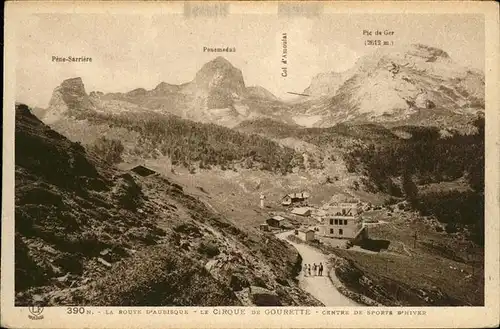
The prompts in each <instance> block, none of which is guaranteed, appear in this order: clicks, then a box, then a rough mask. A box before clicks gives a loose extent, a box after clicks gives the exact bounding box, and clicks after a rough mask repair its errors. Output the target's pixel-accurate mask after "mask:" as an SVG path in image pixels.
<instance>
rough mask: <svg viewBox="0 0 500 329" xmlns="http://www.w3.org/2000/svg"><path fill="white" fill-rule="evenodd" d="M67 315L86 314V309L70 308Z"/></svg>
mask: <svg viewBox="0 0 500 329" xmlns="http://www.w3.org/2000/svg"><path fill="white" fill-rule="evenodd" d="M66 310H67V314H85V308H84V307H68V308H67V309H66Z"/></svg>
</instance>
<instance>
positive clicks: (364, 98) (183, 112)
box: [37, 44, 484, 130]
mask: <svg viewBox="0 0 500 329" xmlns="http://www.w3.org/2000/svg"><path fill="white" fill-rule="evenodd" d="M304 94H307V95H310V97H307V98H306V100H304V101H299V102H293V103H286V102H282V101H280V100H279V99H278V98H277V97H275V96H274V95H273V94H271V93H270V92H269V91H267V90H266V89H264V88H262V87H259V86H253V87H247V86H246V85H245V81H244V77H243V74H242V72H241V70H239V69H238V68H236V67H234V66H233V65H232V64H231V63H230V62H229V61H227V60H226V59H224V58H223V57H217V58H215V59H213V60H212V61H210V62H208V63H206V64H205V65H204V66H203V67H202V68H201V69H200V70H199V71H198V72H197V73H196V75H195V77H194V79H193V80H192V81H190V82H187V83H184V84H182V85H173V84H168V83H166V82H161V83H160V84H158V85H157V86H156V87H155V88H154V89H152V90H146V89H144V88H138V89H134V90H132V91H130V92H126V93H108V94H103V93H102V92H91V93H90V95H87V93H86V92H85V88H84V87H83V82H82V81H81V79H79V78H73V79H68V80H65V81H63V83H62V84H61V85H60V86H59V87H57V88H56V89H55V90H54V94H53V97H52V99H51V101H50V104H49V107H48V109H46V110H45V111H37V113H40V115H42V116H43V117H42V119H43V121H44V122H47V123H52V122H55V121H57V120H58V119H60V118H61V116H64V115H70V116H71V115H73V114H74V113H73V112H74V110H79V111H82V110H87V109H93V110H96V111H103V112H105V113H117V112H124V111H133V112H138V111H140V112H148V111H154V112H160V113H170V114H175V115H178V116H180V117H182V118H185V119H189V120H193V121H199V122H205V123H216V124H219V125H223V126H227V127H231V128H232V127H235V126H236V125H238V124H239V123H241V122H243V121H245V120H255V119H262V118H271V119H274V120H279V121H282V122H285V123H296V124H299V125H302V126H306V127H330V126H333V125H335V124H337V123H339V122H347V121H350V122H362V123H366V122H372V123H373V122H375V123H380V124H383V125H385V126H397V125H433V126H439V127H446V128H450V127H451V128H458V129H461V130H463V129H467V127H468V124H467V122H468V121H469V120H470V117H471V116H472V115H475V114H476V112H478V111H484V74H483V73H482V72H480V71H478V70H473V69H468V68H466V67H463V66H461V65H459V64H457V63H455V62H454V61H453V60H452V59H451V58H450V56H449V55H448V54H447V53H446V52H445V51H443V50H441V49H438V48H433V47H429V46H425V45H421V44H415V45H409V46H401V47H391V48H380V49H378V50H376V51H375V52H374V53H372V54H369V55H366V56H364V57H362V58H360V59H359V60H358V61H357V62H356V64H355V65H354V66H353V67H352V68H351V69H349V70H347V71H345V72H340V73H339V72H326V73H322V74H319V75H318V76H316V77H315V78H314V79H313V80H312V82H311V85H310V86H309V87H308V88H306V89H305V90H304Z"/></svg>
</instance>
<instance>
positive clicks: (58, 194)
mask: <svg viewBox="0 0 500 329" xmlns="http://www.w3.org/2000/svg"><path fill="white" fill-rule="evenodd" d="M15 137H16V176H15V179H16V186H15V198H16V203H15V207H16V209H15V212H16V224H15V231H16V238H15V243H16V260H15V271H16V305H18V306H25V305H32V304H33V303H36V304H41V305H75V304H77V305H114V306H118V305H134V306H144V305H155V306H158V305H177V306H182V305H186V306H189V305H199V306H204V305H205V306H208V305H318V302H317V301H316V300H314V299H313V298H312V297H311V296H309V295H307V294H305V293H303V292H301V291H300V290H299V289H298V288H297V286H296V283H295V281H294V280H293V278H294V277H295V275H296V272H297V270H298V269H297V264H300V258H299V257H298V254H297V253H296V251H294V250H293V249H291V248H290V247H289V246H288V245H287V244H286V243H283V242H281V241H279V240H277V239H275V238H274V237H273V236H267V235H263V234H261V233H260V232H258V231H255V230H251V229H248V228H245V229H242V228H239V227H237V226H235V224H233V223H234V222H236V221H235V220H234V219H232V220H229V219H227V218H225V217H222V216H221V215H219V214H217V213H215V212H214V211H213V210H211V209H209V208H207V206H206V205H205V204H204V203H203V202H202V201H200V200H198V198H196V197H193V196H191V195H189V194H187V193H186V192H184V189H183V187H182V186H180V185H178V184H176V183H173V182H171V181H170V180H168V179H167V178H165V177H163V176H161V175H152V176H148V177H142V176H140V175H137V174H135V173H134V172H131V171H130V172H124V171H120V170H117V169H115V168H113V167H111V166H110V165H109V164H107V163H105V162H104V161H103V160H101V159H100V158H99V157H97V156H96V155H95V154H92V153H89V152H88V151H85V149H84V148H83V147H82V146H81V145H79V144H78V143H73V142H71V141H69V140H68V139H66V138H65V137H64V136H62V135H60V134H59V133H57V132H55V131H53V130H52V129H50V128H48V127H47V126H46V125H44V124H43V123H42V122H41V121H40V120H38V119H37V118H36V117H35V116H33V115H32V114H31V112H30V110H29V108H28V107H26V106H24V105H17V106H16V136H15ZM257 286H258V287H260V288H259V289H250V288H251V287H257Z"/></svg>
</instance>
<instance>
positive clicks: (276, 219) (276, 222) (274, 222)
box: [266, 215, 285, 227]
mask: <svg viewBox="0 0 500 329" xmlns="http://www.w3.org/2000/svg"><path fill="white" fill-rule="evenodd" d="M284 220H285V218H284V217H281V216H278V215H277V216H273V217H271V218H269V219H267V220H266V223H267V224H268V225H269V226H272V227H281V225H282V224H283V221H284Z"/></svg>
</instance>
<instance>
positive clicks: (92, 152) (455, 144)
mask: <svg viewBox="0 0 500 329" xmlns="http://www.w3.org/2000/svg"><path fill="white" fill-rule="evenodd" d="M175 5H176V6H177V7H176V8H178V9H179V10H178V11H171V12H169V11H167V10H165V9H164V8H163V7H158V8H159V9H158V10H154V9H153V10H148V11H145V12H133V11H126V10H124V11H122V12H116V11H114V12H113V11H109V12H106V11H91V10H89V11H85V12H84V11H81V12H77V11H75V12H73V11H71V10H65V11H60V12H57V11H50V10H40V11H29V12H26V13H24V14H22V15H21V14H19V15H18V16H16V19H15V21H12V22H11V32H12V31H14V32H15V33H14V32H12V33H13V35H14V34H15V36H14V37H13V39H12V40H7V41H8V42H10V43H9V46H10V50H11V51H12V54H14V55H12V56H11V57H6V63H8V64H10V65H13V68H12V74H11V76H12V77H13V79H12V80H11V81H10V82H6V83H10V88H11V90H12V92H11V94H12V95H13V98H14V99H12V100H11V102H10V103H7V102H4V117H5V115H6V114H5V112H10V118H12V119H9V120H10V121H9V120H7V121H4V122H6V124H9V123H12V125H13V128H12V131H13V133H12V137H13V140H12V139H11V141H12V143H13V144H12V145H13V146H12V150H13V152H12V154H11V155H12V157H13V166H12V168H10V173H9V175H12V177H13V178H12V181H13V185H12V187H13V190H12V191H11V193H12V195H11V198H12V201H11V203H12V206H13V207H12V208H11V209H8V211H9V212H11V215H8V216H9V217H8V220H9V223H10V224H9V225H12V236H10V237H9V239H11V243H12V246H13V248H14V250H13V251H12V252H11V259H12V265H11V266H12V279H13V281H12V287H13V296H11V297H12V299H13V303H14V307H16V308H25V309H26V310H29V311H26V313H23V314H28V315H27V316H28V317H29V319H31V320H33V319H35V320H36V319H41V318H43V315H44V314H46V312H47V311H46V310H48V309H56V308H57V307H64V313H65V314H72V313H73V314H77V313H81V314H83V313H85V314H86V315H89V316H90V315H91V314H101V315H104V314H114V313H113V312H115V314H120V315H121V314H122V312H123V314H127V312H130V313H128V314H132V313H133V312H139V313H138V314H142V315H146V314H148V315H153V314H162V315H163V316H166V315H169V314H170V315H179V314H180V315H184V316H187V315H188V314H193V313H194V314H196V315H198V314H200V315H201V314H203V313H200V312H203V311H198V312H197V311H196V308H194V309H193V308H186V309H185V308H183V307H209V308H208V309H207V310H210V311H207V312H209V313H210V314H212V316H214V315H217V314H220V315H238V314H239V315H245V309H246V307H262V308H261V310H262V311H258V312H259V313H254V311H252V314H264V312H265V314H266V315H276V316H286V317H289V316H301V315H305V314H311V312H312V314H317V315H318V316H326V317H327V318H326V320H328V316H330V320H329V321H332V317H331V316H341V315H343V314H344V313H343V312H347V313H346V314H351V315H352V314H362V313H356V312H357V311H355V312H354V313H353V312H352V311H351V313H349V309H350V308H351V307H353V308H356V309H360V308H361V309H367V310H368V311H359V312H365V313H366V312H367V313H368V315H370V314H373V315H382V316H383V315H394V314H396V311H395V310H394V311H392V310H391V308H390V307H400V308H398V309H397V310H399V311H398V313H397V314H398V315H400V316H401V317H402V316H403V315H412V316H416V317H418V316H425V314H426V309H427V308H426V307H428V309H432V307H459V306H460V307H467V306H469V307H470V306H473V307H485V306H487V303H486V299H485V298H486V297H485V295H486V294H487V292H486V288H485V287H486V286H485V273H486V272H485V271H486V270H485V266H486V265H485V254H486V250H485V245H486V244H487V238H488V236H487V234H488V232H487V231H488V229H487V228H488V223H487V219H486V217H487V216H485V209H486V199H487V196H486V195H487V191H486V185H487V182H486V181H485V171H486V170H485V166H486V160H485V158H486V148H485V139H486V137H485V136H486V134H485V121H486V120H485V119H486V118H487V117H488V115H489V114H486V112H487V111H486V107H487V106H486V104H487V97H486V88H485V86H486V83H485V81H486V75H485V72H487V66H486V65H487V53H486V49H487V48H486V47H487V46H486V44H487V40H488V39H487V36H486V35H485V31H486V27H485V26H486V22H485V14H484V13H474V12H464V13H460V12H459V13H452V12H448V13H445V12H436V13H418V12H416V13H412V12H404V13H391V12H390V11H388V12H386V13H384V12H378V13H364V12H359V11H358V12H357V11H353V12H349V13H345V12H343V13H337V12H335V10H325V5H324V4H322V3H314V2H312V3H310V4H307V5H305V4H302V5H299V4H297V3H280V4H279V5H278V6H277V9H275V10H274V11H270V10H263V11H262V12H261V13H258V14H256V13H255V12H248V13H247V12H245V10H243V9H245V8H246V6H248V7H251V6H250V5H249V4H247V5H243V4H240V5H239V7H238V10H235V9H234V8H236V7H235V6H236V5H234V4H233V3H230V2H208V3H203V4H201V3H193V2H185V3H183V2H179V3H176V4H175ZM264 7H265V5H262V8H264ZM242 8H243V9H242ZM252 8H253V9H254V11H255V9H256V8H257V9H258V8H260V7H259V6H258V5H256V4H254V5H253V7H252ZM496 29H498V26H497V27H496ZM495 51H497V52H498V49H496V50H495ZM4 81H5V80H4ZM14 121H15V123H14ZM486 125H487V124H486ZM8 137H9V136H8ZM493 137H494V136H493ZM9 138H10V137H9ZM494 138H496V137H494ZM6 142H8V138H4V143H6ZM4 152H5V146H4ZM5 154H6V153H4V157H5ZM9 156H10V155H9ZM490 161H491V160H490ZM497 165H498V163H497V164H496V167H494V168H493V170H495V171H497V169H498V168H497ZM5 173H6V171H5V170H4V176H5ZM495 177H497V176H495ZM497 183H498V182H496V181H489V184H494V186H496V187H494V189H497V187H498V184H497ZM4 184H5V182H4ZM5 189H6V187H5V185H4V191H5ZM5 198H6V196H5V194H4V197H3V199H4V202H3V208H4V211H6V208H5V207H8V204H7V205H6V204H5ZM9 202H10V201H9ZM493 202H498V200H493ZM9 204H10V203H9ZM4 211H3V212H2V213H4ZM495 214H496V215H498V213H497V212H495ZM2 217H3V218H2V221H3V222H4V225H7V224H6V223H5V221H6V219H5V218H6V217H4V215H2ZM497 219H498V217H497ZM490 220H493V218H490ZM496 227H498V225H497V226H496ZM3 232H4V234H6V233H5V229H4V230H3ZM9 232H10V231H9ZM490 233H491V231H490ZM2 238H4V236H3V237H2ZM2 240H3V239H2ZM493 241H494V242H495V243H496V244H497V245H498V237H496V240H493ZM490 246H491V245H490ZM3 247H4V246H3ZM488 248H489V247H488ZM494 248H498V246H496V247H495V246H494ZM2 249H3V252H5V248H2ZM492 250H495V249H492ZM496 250H498V249H496ZM2 258H3V259H4V261H5V257H4V255H2ZM497 261H498V260H497ZM493 265H494V264H493ZM495 271H497V270H495ZM494 274H495V273H494ZM5 275H10V274H5V269H4V266H3V264H2V276H3V277H2V282H3V283H2V290H3V292H5V286H4V281H5V280H4V276H5ZM495 275H498V274H495ZM496 279H497V277H495V280H496ZM490 280H491V279H490ZM496 285H497V286H498V282H497V284H496ZM496 289H497V292H496V295H495V296H496V297H495V298H498V296H497V295H498V288H496ZM2 294H3V293H2ZM2 303H3V302H2ZM87 307H113V308H107V309H106V310H105V311H104V309H103V310H102V311H97V310H99V309H100V308H95V309H92V310H91V308H88V309H87ZM114 307H119V308H116V309H115V308H114ZM123 307H135V308H134V309H133V311H122V309H123V310H125V309H124V308H123ZM143 307H146V308H143ZM148 307H149V308H148ZM154 307H167V308H154ZM172 307H174V308H172ZM225 307H232V308H225ZM234 307H237V308H234ZM330 307H331V308H330ZM388 307H389V308H388ZM401 307H402V308H401ZM422 307H423V308H422ZM269 308H270V309H269ZM44 309H45V311H44ZM131 310H132V309H131ZM193 310H194V311H193ZM318 310H320V311H318ZM389 310H391V311H389ZM118 312H120V313H118ZM247 312H249V311H247ZM255 312H257V311H255ZM307 312H309V313H307ZM370 312H371V313H370ZM400 312H401V313H400ZM404 312H406V313H407V314H406V313H404ZM457 312H458V311H457ZM393 313H394V314H393ZM207 314H208V313H207ZM82 316H83V315H82ZM72 319H73V320H75V319H77V318H76V317H74V318H72ZM121 319H122V320H124V319H126V317H125V316H121ZM164 319H167V318H164ZM371 319H372V320H371V321H374V320H373V319H376V317H373V318H371ZM26 320H28V318H26ZM276 320H278V319H275V320H274V321H276ZM326 320H325V321H326ZM128 321H130V320H128ZM163 321H167V320H163ZM240 321H241V320H240ZM278 321H279V320H278ZM422 321H423V319H422ZM38 323H41V321H40V322H31V323H30V325H36V324H38ZM330 325H331V324H330Z"/></svg>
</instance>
